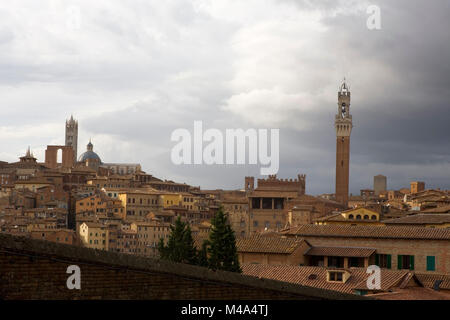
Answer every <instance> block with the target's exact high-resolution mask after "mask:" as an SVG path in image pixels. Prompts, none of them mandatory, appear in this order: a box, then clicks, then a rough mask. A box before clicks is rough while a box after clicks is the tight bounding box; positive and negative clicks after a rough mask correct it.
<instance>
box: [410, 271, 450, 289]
mask: <svg viewBox="0 0 450 320" xmlns="http://www.w3.org/2000/svg"><path fill="white" fill-rule="evenodd" d="M416 277H417V279H419V281H420V282H421V283H422V284H423V285H424V286H425V287H428V288H433V287H434V285H435V283H436V281H440V283H439V289H445V290H450V275H448V274H430V273H416Z"/></svg>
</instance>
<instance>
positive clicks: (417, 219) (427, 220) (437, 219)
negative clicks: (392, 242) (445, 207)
mask: <svg viewBox="0 0 450 320" xmlns="http://www.w3.org/2000/svg"><path fill="white" fill-rule="evenodd" d="M383 223H386V224H443V223H450V214H445V213H442V214H432V213H425V214H423V213H419V214H414V215H410V216H406V217H401V218H397V219H390V220H384V221H383Z"/></svg>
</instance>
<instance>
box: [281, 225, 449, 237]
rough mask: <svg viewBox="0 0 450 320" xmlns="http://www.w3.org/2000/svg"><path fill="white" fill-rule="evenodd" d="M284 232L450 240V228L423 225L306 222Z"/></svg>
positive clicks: (304, 235) (290, 233)
mask: <svg viewBox="0 0 450 320" xmlns="http://www.w3.org/2000/svg"><path fill="white" fill-rule="evenodd" d="M283 234H286V235H289V236H297V237H307V236H316V237H340V238H378V239H380V238H381V239H422V240H450V229H444V228H422V227H409V226H408V227H405V226H401V227H400V226H392V227H375V226H349V225H313V224H305V225H300V226H298V227H292V228H290V229H288V230H286V231H284V232H283Z"/></svg>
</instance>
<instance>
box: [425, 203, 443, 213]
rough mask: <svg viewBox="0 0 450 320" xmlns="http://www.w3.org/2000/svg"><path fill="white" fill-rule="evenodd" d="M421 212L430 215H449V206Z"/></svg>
mask: <svg viewBox="0 0 450 320" xmlns="http://www.w3.org/2000/svg"><path fill="white" fill-rule="evenodd" d="M421 212H430V213H450V205H448V206H442V207H437V208H432V209H426V210H423V211H421Z"/></svg>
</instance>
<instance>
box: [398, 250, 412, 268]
mask: <svg viewBox="0 0 450 320" xmlns="http://www.w3.org/2000/svg"><path fill="white" fill-rule="evenodd" d="M397 269H399V270H401V269H409V270H414V256H409V255H401V254H399V255H398V256H397Z"/></svg>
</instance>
